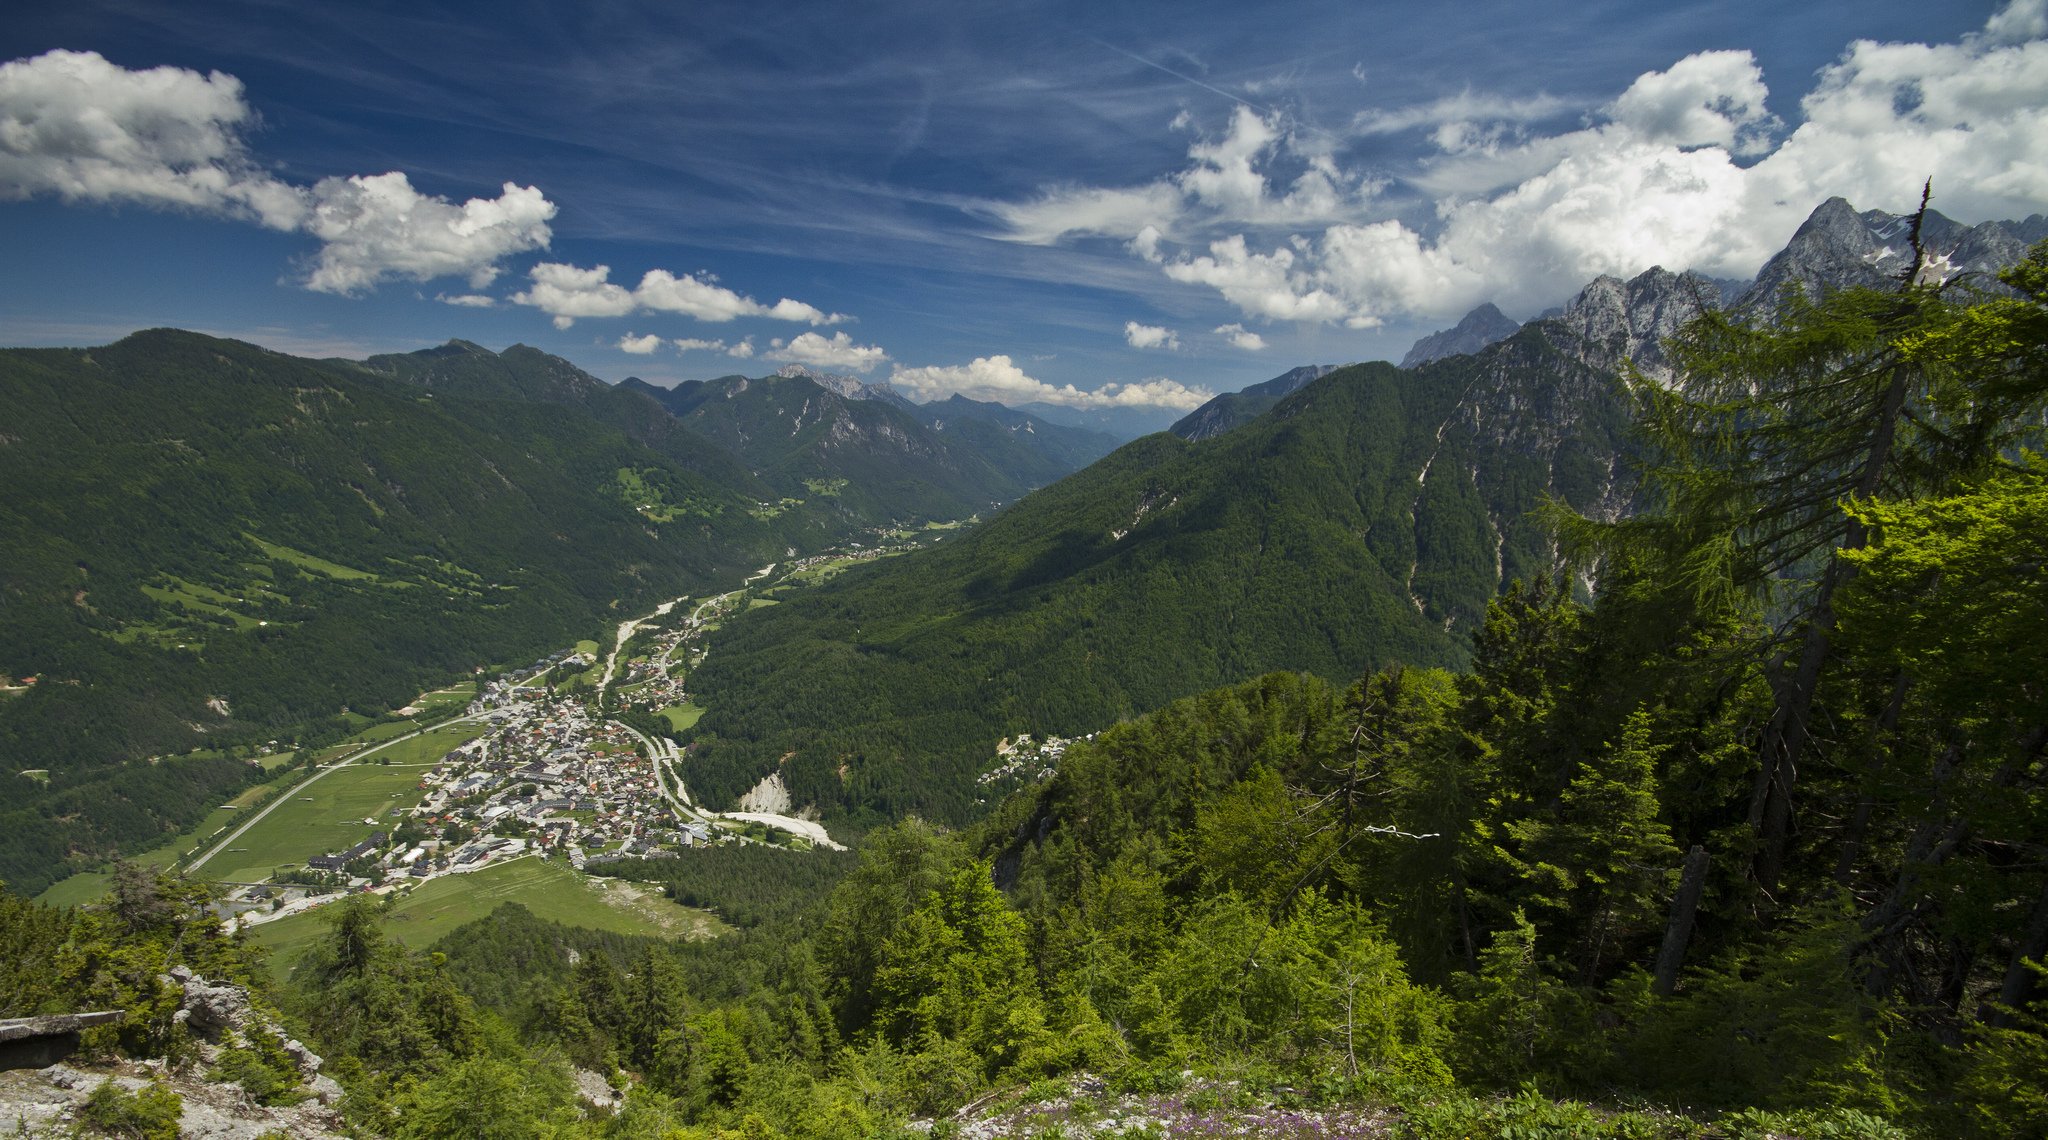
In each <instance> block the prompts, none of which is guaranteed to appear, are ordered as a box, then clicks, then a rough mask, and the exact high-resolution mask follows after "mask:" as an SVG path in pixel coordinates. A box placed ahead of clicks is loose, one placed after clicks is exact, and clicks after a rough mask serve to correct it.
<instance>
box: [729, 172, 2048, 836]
mask: <svg viewBox="0 0 2048 1140" xmlns="http://www.w3.org/2000/svg"><path fill="white" fill-rule="evenodd" d="M1902 221H1903V220H1902V219H1900V218H1898V217H1897V216H1895V215H1889V214H1884V213H1881V212H1876V211H1872V212H1867V213H1862V214H1858V213H1856V212H1855V211H1854V210H1852V209H1850V208H1848V206H1847V204H1846V203H1843V202H1840V201H1839V200H1832V201H1830V202H1828V203H1826V204H1824V205H1823V206H1821V207H1820V208H1819V209H1818V210H1816V211H1815V213H1814V214H1813V216H1812V217H1811V218H1810V219H1809V220H1808V222H1807V223H1806V224H1805V225H1804V226H1802V227H1801V229H1800V230H1799V231H1798V233H1797V235H1795V237H1794V239H1793V241H1792V242H1791V243H1790V244H1789V245H1788V247H1787V250H1786V251H1785V252H1784V253H1781V254H1780V255H1779V256H1778V257H1776V258H1774V259H1773V260H1772V261H1771V262H1770V263H1769V265H1767V267H1766V270H1767V276H1766V277H1765V278H1760V279H1759V280H1758V281H1757V282H1755V283H1751V284H1748V285H1742V284H1740V283H1731V282H1721V281H1716V280H1713V279H1710V278H1707V277H1704V276H1701V275H1698V274H1691V273H1687V274H1674V273H1671V272H1669V271H1667V270H1664V269H1661V268H1653V269H1650V270H1648V271H1646V272H1644V273H1642V274H1639V275H1638V276H1636V277H1635V278H1633V279H1630V280H1627V281H1623V280H1620V279H1618V278H1612V277H1603V278H1600V279H1597V280H1595V281H1593V282H1592V283H1590V284H1589V285H1588V286H1587V287H1586V288H1585V289H1584V290H1582V291H1581V292H1580V293H1579V294H1578V295H1577V296H1576V297H1574V298H1573V299H1572V300H1571V301H1570V302H1569V303H1568V304H1567V305H1565V306H1564V307H1563V309H1562V310H1561V311H1560V312H1559V313H1558V314H1557V315H1556V316H1554V317H1552V318H1548V319H1542V320H1537V321H1534V322H1531V323H1530V324H1527V325H1523V326H1519V327H1517V328H1516V329H1514V330H1512V331H1510V332H1509V333H1508V335H1506V336H1505V337H1504V338H1497V339H1492V340H1490V342H1489V343H1487V344H1486V345H1484V346H1482V347H1480V348H1479V349H1478V350H1477V351H1476V352H1468V353H1449V354H1447V355H1442V356H1438V357H1436V358H1435V359H1431V360H1428V361H1426V362H1424V363H1422V364H1420V365H1419V366H1417V367H1415V368H1412V369H1408V370H1402V369H1396V368H1393V367H1392V366H1390V365H1386V364H1373V365H1355V366H1351V367H1346V368H1333V367H1332V366H1326V365H1314V366H1306V367H1303V368H1298V369H1294V370H1291V371H1289V372H1287V373H1284V374H1282V375H1281V376H1278V377H1275V378H1274V379H1272V380H1270V381H1267V382H1265V383H1263V384H1259V385H1254V386H1253V387H1251V388H1247V389H1246V390H1245V391H1243V392H1241V393H1232V394H1229V395H1226V396H1221V397H1218V398H1217V399H1215V400H1212V401H1211V402H1210V403H1209V404H1207V405H1204V406H1203V407H1202V408H1200V409H1197V410H1196V411H1195V412H1194V413H1191V414H1190V415H1189V416H1187V417H1185V418H1184V419H1182V420H1181V421H1179V422H1178V423H1176V424H1175V425H1174V428H1173V437H1174V438H1165V437H1159V438H1150V439H1145V440H1141V441H1138V442H1137V443H1134V444H1131V445H1129V446H1127V447H1125V448H1124V449H1122V450H1120V451H1118V452H1116V453H1115V454H1113V455H1111V456H1110V457H1109V458H1107V459H1105V460H1103V461H1102V462H1099V463H1097V464H1096V465H1094V466H1093V467H1090V468H1088V469H1086V470H1084V471H1082V472H1079V473H1077V474H1075V475H1073V476H1070V477H1068V478H1067V479H1065V480H1063V481H1062V482H1060V483H1058V484H1056V485H1055V486H1053V487H1050V488H1048V489H1046V490H1044V491H1042V492H1039V493H1038V494H1035V495H1033V496H1030V497H1028V498H1026V499H1024V500H1023V501H1021V502H1019V503H1018V504H1016V505H1015V506H1014V507H1012V508H1010V509H1008V510H1006V511H1004V512H1003V513H1001V514H999V515H997V516H996V517H995V518H993V519H991V520H990V521H989V522H987V523H986V524H984V525H983V526H981V527H980V528H977V529H976V530H975V531H973V532H971V533H969V534H968V535H967V536H965V537H964V538H963V539H962V540H961V541H960V542H958V543H955V544H949V545H948V547H947V548H945V549H933V550H928V551H921V552H918V553H916V554H914V555H912V556H909V557H906V558H903V559H898V560H893V561H891V562H888V563H884V564H881V565H877V566H874V567H870V568H867V569H865V570H864V571H862V572H860V573H857V574H848V575H846V576H845V577H844V578H843V579H841V580H838V581H835V582H833V583H831V584H829V585H828V586H826V587H824V588H821V589H819V590H817V591H816V592H814V593H812V594H810V595H808V596H792V597H791V598H789V599H787V602H788V604H785V605H782V606H778V607H776V608H775V609H774V610H772V611H766V612H762V613H758V614H752V615H749V616H748V618H747V619H746V620H745V621H742V622H737V623H734V624H733V625H732V626H731V627H729V628H728V629H726V630H724V631H722V632H721V635H720V639H719V641H718V643H717V651H716V652H715V653H713V654H712V656H711V659H710V663H709V664H708V665H707V667H706V668H705V670H704V671H703V672H702V673H701V674H700V676H699V678H698V681H697V684H698V689H699V692H700V694H701V695H702V697H703V699H704V700H705V701H706V702H707V703H708V705H709V707H710V711H709V712H707V714H706V715H705V717H704V719H703V720H702V721H701V722H700V723H699V726H698V733H697V740H698V743H699V744H700V746H701V747H700V749H699V756H700V761H701V764H700V767H699V769H698V770H699V772H700V773H701V775H700V779H701V780H702V781H703V785H704V792H705V794H707V795H710V796H713V797H716V796H720V795H735V796H736V795H738V794H739V792H741V791H743V790H744V789H745V788H746V787H747V786H748V785H750V784H751V783H752V781H754V780H755V779H758V778H759V777H760V776H761V775H762V774H763V773H764V772H765V771H766V770H767V766H768V765H769V764H771V763H773V764H775V765H778V766H779V768H780V771H781V772H782V774H783V778H784V780H785V781H786V782H787V783H788V784H789V785H790V787H791V788H792V790H793V791H795V792H797V794H798V798H799V800H802V799H804V798H805V797H809V798H810V799H811V801H812V802H814V803H817V804H820V805H823V806H827V807H833V808H838V809H841V810H852V811H860V810H863V809H866V810H872V811H876V812H878V813H880V814H882V815H888V814H889V813H891V812H899V813H900V812H901V811H902V810H906V809H910V808H914V809H916V810H919V811H924V812H928V813H933V814H938V815H941V816H965V815H968V814H971V813H972V810H973V805H972V800H973V798H974V784H973V783H972V782H971V778H972V777H973V776H974V774H975V773H976V771H977V770H978V768H980V767H982V766H985V765H986V764H987V762H988V758H989V756H990V754H991V753H990V750H991V749H992V747H993V745H994V744H995V742H996V741H997V740H998V739H999V738H1001V737H1005V736H1009V735H1013V734H1015V733H1017V732H1020V731H1021V732H1031V733H1035V734H1044V733H1055V734H1062V735H1071V734H1076V733H1082V732H1087V731H1092V730H1095V729H1097V728H1100V727H1103V726H1105V725H1108V724H1112V723H1115V722H1116V721H1117V720H1119V719H1121V718H1125V717H1129V716H1131V715H1134V714H1135V713H1137V712H1140V711H1143V710H1144V709H1147V708H1152V707H1157V706H1159V705H1161V704H1164V703H1165V702H1167V701H1169V700H1172V699H1174V698H1176V697H1179V696H1183V695H1187V694H1191V693H1195V692H1200V691H1203V690H1205V689H1210V688H1214V687H1216V686H1218V685H1222V684H1227V683H1231V682H1235V681H1240V680H1244V679H1247V678H1250V677H1253V676H1257V675H1259V674H1260V673H1262V672H1266V671H1269V670H1273V669H1305V670H1309V671H1311V672H1315V673H1318V674H1321V675H1324V676H1339V677H1341V676H1355V675H1357V674H1358V673H1360V672H1362V671H1364V670H1368V669H1372V668H1375V667H1379V666H1383V665H1387V664H1391V663H1397V662H1400V663H1408V664H1426V665H1445V666H1454V667H1455V666H1458V665H1461V664H1462V663H1463V662H1464V656H1465V653H1466V652H1467V649H1468V647H1469V644H1470V637H1471V634H1472V632H1473V631H1474V628H1475V626H1476V624H1477V622H1478V620H1479V618H1480V616H1481V615H1482V614H1483V612H1484V608H1485V605H1486V603H1487V600H1488V599H1490V598H1492V597H1493V596H1494V595H1495V594H1496V592H1497V591H1498V590H1499V589H1500V588H1501V587H1503V586H1504V585H1506V584H1507V583H1508V582H1509V581H1511V580H1513V579H1516V578H1522V579H1525V580H1526V579H1530V578H1534V577H1539V576H1545V575H1548V574H1549V573H1551V572H1552V570H1553V567H1554V558H1553V554H1554V551H1553V549H1552V547H1551V546H1550V545H1549V539H1548V537H1547V535H1546V534H1545V532H1544V531H1543V529H1542V528H1541V527H1540V526H1539V525H1538V524H1537V523H1536V521H1535V520H1534V519H1533V518H1532V515H1531V512H1532V511H1534V510H1535V508H1536V507H1537V506H1538V505H1539V504H1540V503H1541V502H1543V501H1545V500H1546V499H1554V500H1557V501H1561V502H1563V503H1565V504H1568V505H1570V506H1571V507H1573V508H1574V509H1576V510H1579V511H1582V512H1587V513H1592V514H1596V515H1605V516H1608V517H1613V516H1615V515H1618V514H1620V513H1622V512H1625V511H1626V510H1627V509H1628V508H1629V505H1630V500H1631V497H1632V494H1633V491H1632V487H1633V476H1632V474H1631V473H1630V471H1629V469H1628V456H1629V444H1628V438H1629V419H1628V410H1627V405H1626V401H1625V398H1624V393H1623V391H1622V387H1621V384H1620V381H1619V373H1620V370H1621V369H1622V368H1624V367H1625V366H1627V367H1633V368H1635V369H1637V370H1639V371H1640V372H1642V373H1644V374H1647V375H1651V376H1658V377H1669V375H1670V367H1669V361H1668V360H1667V358H1666V356H1665V350H1664V347H1663V342H1664V340H1665V339H1667V338H1668V337H1670V336H1671V335H1673V334H1674V333H1676V332H1677V331H1678V330H1679V329H1680V328H1681V327H1682V326H1683V325H1684V323H1685V322H1686V321H1687V320H1689V319H1691V318H1692V317H1693V316H1695V315H1697V314H1699V313H1700V312H1702V311H1703V310H1705V309H1706V308H1709V307H1715V306H1721V305H1725V304H1735V305H1743V306H1749V307H1751V308H1753V309H1754V308H1758V307H1760V306H1762V305H1764V304H1765V300H1764V298H1765V297H1766V296H1774V295H1776V290H1777V289H1780V288H1782V287H1783V282H1785V281H1800V282H1804V283H1805V284H1807V285H1808V286H1811V287H1820V288H1838V287H1843V286H1848V285H1862V284H1879V285H1881V284H1883V283H1884V282H1885V281H1886V280H1887V278H1886V277H1885V274H1886V273H1894V274H1895V273H1896V272H1897V271H1898V270H1899V269H1900V268H1903V262H1902V261H1901V262H1898V264H1897V265H1894V264H1893V263H1892V261H1887V260H1886V255H1885V254H1884V253H1883V249H1884V248H1885V247H1883V246H1882V245H1876V246H1873V245H1872V244H1871V243H1873V242H1881V241H1883V240H1885V239H1886V235H1891V238H1892V239H1893V240H1894V241H1896V239H1897V237H1898V235H1899V234H1900V233H1901V232H1902V230H1901V228H1900V227H1901V225H1902ZM2043 228H2044V226H2043V223H2042V221H2041V220H2040V219H2029V220H2028V221H2027V222H2024V223H2017V224H2013V223H1990V224H1987V225H1982V226H1976V227H1963V226H1958V225H1955V224H1953V223H1949V222H1948V221H1947V220H1946V219H1941V218H1939V217H1938V216H1935V215H1931V214H1930V217H1929V220H1928V224H1927V226H1926V228H1925V231H1924V238H1925V240H1926V241H1927V243H1928V247H1929V248H1930V249H1931V250H1933V251H1935V252H1936V253H1937V254H1945V255H1946V256H1947V257H1948V258H1949V259H1950V260H1951V261H1953V262H1954V263H1955V264H1957V265H1958V266H1966V267H1974V268H1972V270H1971V271H1972V272H1976V273H1980V274H1981V273H1984V272H1985V271H1986V270H1987V269H1989V268H1993V267H1995V266H1996V264H1997V259H1998V258H2002V257H2010V258H2012V259H2015V260H2016V259H2017V258H2018V257H2019V256H2020V255H2021V254H2022V253H2023V252H2024V248H2025V247H2024V246H2023V245H2021V244H2019V243H2020V242H2021V241H2022V240H2023V239H2024V238H2025V237H2026V236H2027V235H2030V234H2032V233H2034V232H2037V231H2040V230H2042V229H2043ZM1859 251H1860V252H1859ZM1980 251H1981V252H1980ZM1846 266H1855V267H1858V268H1857V269H1856V271H1855V272H1854V273H1853V274H1849V275H1847V276H1830V274H1831V273H1833V272H1834V271H1835V270H1838V269H1842V268H1843V267H1846ZM1994 284H1995V283H1994ZM1489 310H1491V307H1490V306H1484V307H1482V309H1481V310H1480V311H1479V312H1478V313H1477V314H1476V316H1475V317H1473V318H1469V319H1468V320H1467V321H1465V322H1461V326H1460V327H1462V328H1463V329H1464V330H1465V332H1464V333H1463V334H1460V333H1458V330H1456V329H1454V330H1450V331H1449V332H1447V333H1444V334H1437V335H1436V336H1434V337H1431V338H1425V339H1424V341H1423V342H1421V343H1419V344H1418V345H1417V346H1416V350H1415V351H1414V352H1411V354H1410V357H1411V358H1415V357H1417V356H1418V355H1420V356H1430V355H1433V354H1434V353H1435V352H1437V351H1439V350H1442V349H1445V348H1447V347H1450V346H1452V345H1454V344H1457V343H1476V342H1477V341H1478V340H1481V339H1487V338H1489V337H1491V335H1492V333H1494V332H1498V331H1501V330H1502V329H1503V328H1504V327H1505V324H1511V323H1512V322H1511V321H1507V319H1506V318H1505V317H1501V318H1500V320H1494V319H1493V318H1494V317H1495V316H1498V313H1497V310H1491V311H1489ZM1461 336H1463V337H1465V338H1467V339H1466V340H1464V341H1462V342H1461V341H1460V339H1459V338H1460V337H1461ZM797 662H801V663H802V664H801V666H798V665H796V664H794V663H797ZM767 694H800V696H799V697H797V698H796V700H795V702H794V703H793V704H789V703H783V704H776V705H774V707H771V702H778V701H784V698H783V697H781V696H777V697H772V698H771V697H769V696H767Z"/></svg>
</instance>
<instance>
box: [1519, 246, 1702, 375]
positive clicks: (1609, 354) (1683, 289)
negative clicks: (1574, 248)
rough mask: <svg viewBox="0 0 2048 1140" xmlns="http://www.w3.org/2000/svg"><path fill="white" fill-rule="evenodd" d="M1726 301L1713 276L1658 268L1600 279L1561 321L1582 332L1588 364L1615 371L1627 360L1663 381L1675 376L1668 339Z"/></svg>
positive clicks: (1574, 301)
mask: <svg viewBox="0 0 2048 1140" xmlns="http://www.w3.org/2000/svg"><path fill="white" fill-rule="evenodd" d="M1720 300H1721V288H1720V286H1719V285H1717V284H1715V283H1714V282H1713V281H1712V280H1711V279H1709V278H1707V277H1703V276H1701V275H1700V274H1697V273H1684V274H1679V273H1673V272H1671V271H1670V270H1668V269H1665V268H1663V267H1661V266H1658V267H1653V268H1651V269H1648V270H1645V271H1644V272H1642V273H1640V274H1638V275H1636V276H1635V277H1634V278H1631V279H1630V280H1628V281H1623V280H1621V279H1620V278H1618V277H1600V278H1596V279H1595V280H1594V281H1593V283H1592V284H1591V285H1588V286H1586V287H1585V289H1583V290H1581V291H1580V293H1579V295H1578V296H1576V297H1574V298H1572V300H1571V303H1570V304H1568V305H1566V306H1565V307H1564V315H1563V316H1561V317H1559V318H1557V319H1558V321H1559V322H1560V323H1561V324H1563V325H1564V326H1565V328H1566V329H1568V330H1569V331H1570V332H1571V333H1573V334H1575V335H1576V336H1577V338H1578V340H1579V342H1580V345H1579V348H1578V352H1577V355H1578V357H1579V359H1580V360H1582V361H1584V362H1585V363H1587V364H1590V365H1592V366H1593V367H1595V368H1600V369H1609V370H1611V369H1618V368H1620V367H1621V365H1622V362H1623V361H1627V362H1629V363H1631V364H1634V365H1635V366H1636V368H1637V369H1639V370H1641V371H1642V373H1643V374H1644V375H1646V376H1650V377H1652V378H1654V379H1656V380H1659V381H1663V380H1668V379H1670V377H1671V360H1670V357H1669V356H1668V355H1667V354H1666V353H1665V351H1664V342H1665V341H1666V340H1669V339H1670V338H1671V337H1672V336H1674V335H1676V334H1677V333H1678V331H1679V330H1680V329H1682V328H1684V327H1685V324H1686V322H1687V321H1690V320H1692V319H1693V318H1694V317H1697V316H1699V315H1700V314H1701V313H1703V312H1706V311H1707V310H1708V309H1712V308H1716V307H1718V306H1719V304H1720Z"/></svg>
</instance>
